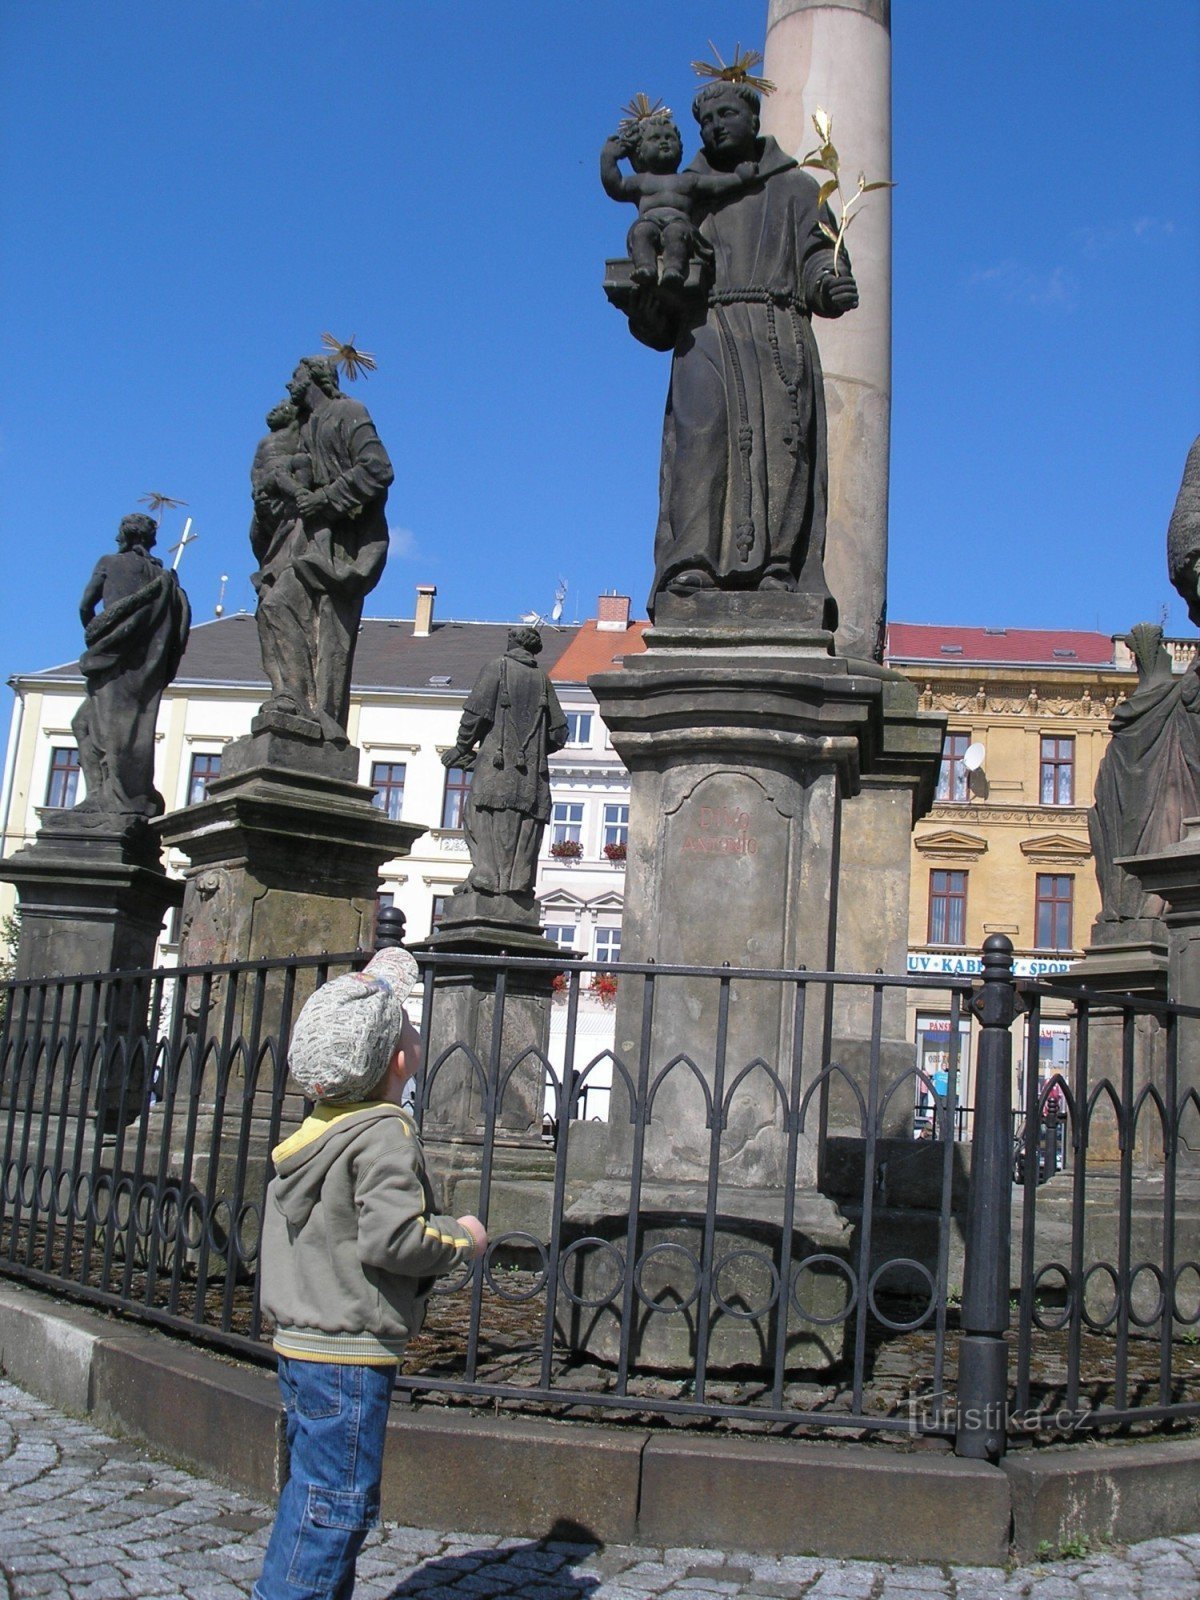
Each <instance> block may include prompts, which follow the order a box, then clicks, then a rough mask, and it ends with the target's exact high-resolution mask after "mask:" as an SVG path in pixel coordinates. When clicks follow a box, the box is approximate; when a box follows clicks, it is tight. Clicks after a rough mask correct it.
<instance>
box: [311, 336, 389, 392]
mask: <svg viewBox="0 0 1200 1600" xmlns="http://www.w3.org/2000/svg"><path fill="white" fill-rule="evenodd" d="M357 337H358V336H357V334H353V333H352V334H351V335H350V337H349V338H348V339H347V340H345V341H344V342H343V341H342V340H341V339H335V338H334V336H333V334H331V333H323V334H322V335H321V343H322V344H323V345H324V346H325V348H326V350H328V351H329V353H330V355H331V356H332V357H333V364H334V366H335V367H340V368H341V370H342V371H343V372H344V373H345V374H346V376H347V377H348V378H349V379H350V381H351V383H353V382H354V380H355V378H357V377H358V375H359V373H360V372H374V371H375V370H376V367H377V362H376V360H375V357H374V356H373V355H372V354H371V353H370V351H369V350H359V349H358V348H357V347H356V346H355V343H354V341H355V339H356V338H357Z"/></svg>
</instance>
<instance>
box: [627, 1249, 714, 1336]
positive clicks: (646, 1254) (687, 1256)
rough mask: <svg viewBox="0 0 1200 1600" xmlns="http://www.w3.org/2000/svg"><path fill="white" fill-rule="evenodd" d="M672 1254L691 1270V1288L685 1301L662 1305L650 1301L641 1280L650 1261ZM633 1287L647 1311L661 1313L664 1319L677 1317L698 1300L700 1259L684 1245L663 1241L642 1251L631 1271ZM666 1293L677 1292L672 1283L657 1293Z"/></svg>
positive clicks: (652, 1300) (659, 1302)
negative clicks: (679, 1257)
mask: <svg viewBox="0 0 1200 1600" xmlns="http://www.w3.org/2000/svg"><path fill="white" fill-rule="evenodd" d="M672 1253H674V1254H675V1255H680V1256H682V1257H683V1259H684V1260H685V1261H686V1262H687V1264H688V1266H689V1267H690V1268H691V1269H692V1275H693V1276H692V1288H691V1293H690V1294H689V1295H688V1296H687V1298H686V1299H680V1300H678V1301H677V1302H676V1303H675V1304H674V1305H663V1304H662V1303H661V1301H659V1300H654V1299H651V1297H650V1293H649V1291H648V1290H647V1289H646V1288H645V1285H644V1281H643V1280H644V1275H645V1271H646V1267H647V1265H648V1264H649V1263H650V1262H651V1261H654V1260H656V1259H660V1258H661V1257H663V1256H665V1255H670V1254H672ZM633 1287H634V1291H635V1293H636V1294H637V1297H638V1299H639V1300H640V1301H641V1302H642V1304H643V1305H644V1306H645V1307H646V1308H647V1309H648V1310H650V1311H657V1312H661V1314H662V1315H663V1316H665V1317H674V1316H677V1315H678V1314H679V1313H680V1312H682V1311H688V1310H690V1309H691V1307H692V1306H694V1305H695V1304H696V1301H697V1300H698V1299H699V1298H700V1258H699V1256H697V1255H696V1254H695V1253H694V1252H693V1251H691V1250H689V1249H688V1248H687V1246H686V1245H682V1244H674V1243H673V1242H672V1241H671V1240H669V1239H668V1240H664V1241H663V1243H662V1244H652V1245H651V1246H650V1248H649V1250H643V1252H642V1254H641V1255H640V1256H639V1257H638V1260H637V1265H636V1266H635V1267H634V1269H633ZM668 1291H670V1292H672V1293H675V1294H678V1292H679V1291H678V1290H677V1289H676V1288H675V1285H674V1284H673V1283H664V1284H663V1285H662V1287H661V1288H660V1289H659V1290H658V1293H659V1294H665V1293H667V1292H668Z"/></svg>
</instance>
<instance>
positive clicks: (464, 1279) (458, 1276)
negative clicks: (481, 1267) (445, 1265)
mask: <svg viewBox="0 0 1200 1600" xmlns="http://www.w3.org/2000/svg"><path fill="white" fill-rule="evenodd" d="M474 1272H475V1263H474V1262H473V1261H468V1262H467V1263H466V1264H465V1265H464V1266H462V1267H460V1269H459V1270H458V1271H457V1272H448V1273H447V1274H446V1276H445V1277H444V1278H439V1279H438V1280H437V1282H436V1283H435V1284H434V1286H433V1288H432V1289H431V1290H430V1291H429V1293H430V1296H431V1297H432V1296H433V1295H435V1294H439V1295H440V1294H458V1293H459V1291H460V1290H462V1289H465V1288H466V1287H467V1285H468V1284H469V1283H470V1281H471V1278H472V1277H473V1275H474Z"/></svg>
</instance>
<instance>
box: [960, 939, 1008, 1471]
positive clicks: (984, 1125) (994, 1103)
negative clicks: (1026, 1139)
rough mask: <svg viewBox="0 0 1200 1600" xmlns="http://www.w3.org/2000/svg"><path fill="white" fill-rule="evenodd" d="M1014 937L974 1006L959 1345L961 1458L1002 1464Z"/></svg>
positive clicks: (993, 956)
mask: <svg viewBox="0 0 1200 1600" xmlns="http://www.w3.org/2000/svg"><path fill="white" fill-rule="evenodd" d="M1012 955H1013V946H1012V940H1011V939H1008V938H1006V937H1005V936H1004V934H1002V933H995V934H993V935H992V936H991V938H990V939H987V940H986V941H985V942H984V946H983V987H982V988H981V989H980V990H979V992H978V993H977V994H976V995H975V996H974V997H973V999H972V1001H971V1009H972V1011H973V1012H974V1013H975V1016H976V1018H977V1020H978V1021H979V1023H980V1024H981V1031H980V1036H979V1047H978V1050H977V1052H976V1056H975V1125H974V1128H973V1130H972V1135H971V1183H970V1189H969V1192H968V1195H967V1232H966V1240H965V1259H964V1262H963V1298H962V1333H961V1337H960V1340H959V1347H958V1423H957V1427H956V1430H955V1440H954V1450H955V1454H956V1455H960V1456H970V1457H972V1458H974V1459H975V1460H987V1461H998V1460H999V1459H1000V1457H1001V1456H1002V1455H1003V1454H1004V1449H1005V1443H1006V1436H1007V1420H1008V1418H1007V1409H1008V1345H1007V1342H1006V1340H1005V1334H1006V1332H1007V1331H1008V1324H1009V1310H1008V1287H1009V1285H1008V1280H1009V1235H1010V1231H1011V1213H1012V1161H1013V1145H1012V1033H1011V1031H1010V1030H1011V1027H1012V1022H1013V1018H1014V1017H1015V1016H1016V1012H1017V994H1016V989H1015V987H1014V984H1013V964H1012Z"/></svg>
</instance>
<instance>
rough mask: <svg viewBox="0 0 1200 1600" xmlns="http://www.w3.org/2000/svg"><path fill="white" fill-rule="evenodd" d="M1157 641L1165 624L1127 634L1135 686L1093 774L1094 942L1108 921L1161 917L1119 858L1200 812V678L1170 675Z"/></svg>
mask: <svg viewBox="0 0 1200 1600" xmlns="http://www.w3.org/2000/svg"><path fill="white" fill-rule="evenodd" d="M1162 640H1163V631H1162V629H1161V628H1160V627H1158V626H1157V625H1155V624H1151V623H1149V622H1142V623H1139V624H1138V626H1137V627H1136V628H1133V629H1131V630H1130V632H1129V633H1128V634H1127V635H1126V643H1127V644H1128V645H1129V648H1130V649H1131V650H1132V652H1133V656H1134V660H1135V661H1136V662H1137V668H1138V686H1137V688H1136V689H1135V690H1134V691H1133V693H1132V694H1131V695H1130V696H1129V698H1128V700H1125V701H1123V702H1122V703H1121V704H1120V705H1119V706H1118V707H1117V709H1116V711H1115V713H1114V715H1113V719H1112V722H1111V724H1110V727H1111V730H1112V739H1111V740H1110V742H1109V746H1108V749H1107V750H1106V751H1105V752H1104V759H1103V760H1102V761H1101V763H1100V769H1099V771H1098V772H1097V774H1096V803H1095V805H1094V806H1093V807H1092V809H1091V810H1090V811H1089V812H1088V837H1089V838H1090V840H1091V845H1092V854H1093V855H1094V856H1095V858H1096V878H1097V881H1098V882H1099V885H1100V903H1101V904H1100V916H1099V918H1098V919H1097V924H1096V934H1095V937H1097V938H1099V939H1103V938H1104V936H1105V934H1106V933H1108V932H1112V931H1115V930H1113V929H1112V928H1111V926H1110V925H1112V924H1116V923H1128V922H1131V921H1134V920H1136V919H1138V918H1143V917H1157V916H1160V915H1161V913H1162V909H1163V908H1162V902H1161V901H1160V900H1159V899H1158V898H1157V897H1156V896H1151V895H1147V893H1146V891H1145V890H1144V889H1143V888H1142V886H1141V884H1140V883H1139V882H1138V880H1137V879H1136V878H1133V877H1131V876H1130V875H1129V873H1128V872H1126V870H1125V869H1124V867H1121V866H1118V865H1117V862H1118V861H1119V860H1120V859H1121V858H1122V857H1125V856H1140V855H1156V854H1158V852H1159V851H1161V850H1165V849H1167V848H1168V847H1169V846H1171V845H1173V844H1176V843H1178V841H1179V839H1180V838H1181V837H1182V835H1183V821H1184V818H1185V817H1190V816H1195V815H1196V813H1197V809H1198V806H1197V792H1198V790H1197V782H1198V779H1200V726H1198V724H1197V718H1196V714H1195V713H1196V709H1197V701H1198V699H1200V679H1198V678H1197V676H1196V673H1195V671H1194V669H1193V670H1191V671H1189V672H1187V673H1184V674H1183V675H1182V676H1177V675H1176V674H1175V673H1174V672H1172V670H1171V657H1170V655H1169V653H1168V651H1167V650H1166V648H1165V646H1164V645H1163V642H1162Z"/></svg>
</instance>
